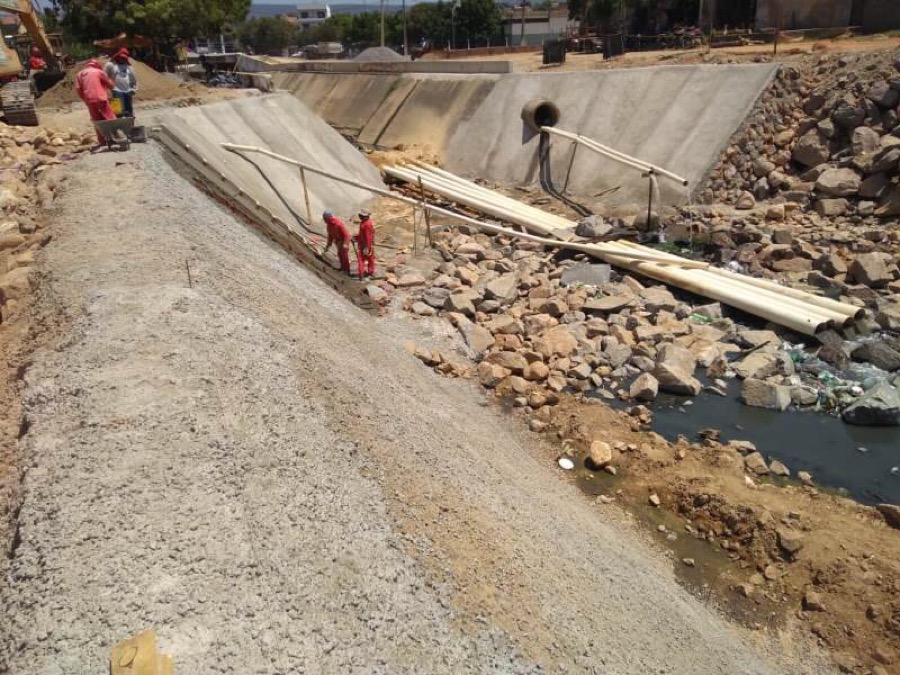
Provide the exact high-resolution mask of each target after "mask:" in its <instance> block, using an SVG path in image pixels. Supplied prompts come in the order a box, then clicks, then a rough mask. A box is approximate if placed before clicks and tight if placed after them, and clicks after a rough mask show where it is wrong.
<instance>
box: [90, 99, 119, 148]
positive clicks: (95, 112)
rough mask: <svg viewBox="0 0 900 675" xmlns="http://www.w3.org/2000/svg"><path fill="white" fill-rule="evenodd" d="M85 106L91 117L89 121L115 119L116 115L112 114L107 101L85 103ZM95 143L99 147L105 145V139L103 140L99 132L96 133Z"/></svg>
mask: <svg viewBox="0 0 900 675" xmlns="http://www.w3.org/2000/svg"><path fill="white" fill-rule="evenodd" d="M86 105H87V109H88V112H89V113H90V115H91V119H92V120H94V121H98V120H114V119H116V113H114V112H113V109H112V107H111V106H110V105H109V101H98V102H96V103H87V104H86ZM97 142H98V143H99V144H100V145H105V144H106V139H105V138H103V134H101V133H100V132H99V131H98V132H97Z"/></svg>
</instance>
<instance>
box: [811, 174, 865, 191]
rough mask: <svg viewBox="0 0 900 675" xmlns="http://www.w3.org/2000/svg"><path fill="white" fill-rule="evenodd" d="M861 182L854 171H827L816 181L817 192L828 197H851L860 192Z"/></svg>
mask: <svg viewBox="0 0 900 675" xmlns="http://www.w3.org/2000/svg"><path fill="white" fill-rule="evenodd" d="M860 180H861V179H860V177H859V174H858V173H856V172H855V171H854V170H853V169H826V170H825V171H823V172H822V175H821V176H819V179H818V180H817V181H816V192H818V193H819V194H822V195H825V196H827V197H850V196H851V195H855V194H856V193H857V192H858V191H859V183H860Z"/></svg>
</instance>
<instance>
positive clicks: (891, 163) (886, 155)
mask: <svg viewBox="0 0 900 675" xmlns="http://www.w3.org/2000/svg"><path fill="white" fill-rule="evenodd" d="M897 164H900V146H897V145H889V146H888V147H886V148H884V149H883V150H880V151H879V152H878V153H876V155H875V156H874V157H873V158H872V165H871V166H870V167H869V170H870V171H871V172H872V173H877V172H879V171H892V170H893V169H895V168H897Z"/></svg>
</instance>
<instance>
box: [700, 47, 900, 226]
mask: <svg viewBox="0 0 900 675" xmlns="http://www.w3.org/2000/svg"><path fill="white" fill-rule="evenodd" d="M898 163H900V57H898V56H896V55H895V54H892V53H890V52H881V53H878V52H876V53H871V54H861V55H843V56H834V55H821V56H811V57H809V59H808V60H806V61H805V62H803V63H800V64H798V65H796V66H784V67H782V68H781V70H780V71H779V73H778V75H777V77H776V80H775V82H773V84H772V85H771V87H770V88H769V89H768V90H767V91H766V92H765V93H764V94H763V96H762V97H761V100H760V102H759V103H758V105H757V109H756V111H755V113H754V114H753V115H751V116H750V117H749V118H748V119H747V121H746V122H745V123H744V125H743V126H742V128H741V130H740V131H739V133H738V134H737V135H736V136H735V138H734V139H733V142H732V144H731V145H730V146H729V147H728V149H727V150H726V151H725V152H724V154H723V156H722V158H721V161H720V163H719V165H718V166H717V167H716V168H715V169H714V170H713V171H712V172H711V173H710V174H709V176H708V178H707V181H706V183H705V185H704V187H703V188H702V189H701V190H700V192H699V199H700V201H702V202H705V203H714V202H722V203H729V204H733V205H735V206H736V207H737V208H739V209H751V208H753V207H754V206H755V204H756V202H757V201H759V200H765V199H770V198H774V197H778V198H779V200H780V201H782V202H787V203H793V204H798V205H801V206H803V207H807V206H812V207H814V208H815V210H816V211H817V212H818V213H819V214H821V215H824V216H843V215H857V216H860V217H870V216H875V217H882V218H884V217H891V216H897V215H900V186H898V184H897V176H898Z"/></svg>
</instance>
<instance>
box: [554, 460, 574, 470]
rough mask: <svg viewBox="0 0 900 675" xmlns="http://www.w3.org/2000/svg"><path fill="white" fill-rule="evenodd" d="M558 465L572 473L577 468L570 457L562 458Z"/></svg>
mask: <svg viewBox="0 0 900 675" xmlns="http://www.w3.org/2000/svg"><path fill="white" fill-rule="evenodd" d="M557 464H559V468H560V469H564V470H565V471H571V470H572V469H574V468H575V462H573V461H572V459H571V458H570V457H560V458H559V459H558V460H557Z"/></svg>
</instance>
